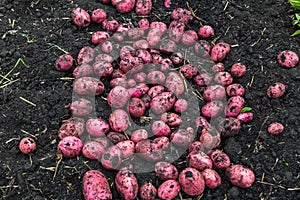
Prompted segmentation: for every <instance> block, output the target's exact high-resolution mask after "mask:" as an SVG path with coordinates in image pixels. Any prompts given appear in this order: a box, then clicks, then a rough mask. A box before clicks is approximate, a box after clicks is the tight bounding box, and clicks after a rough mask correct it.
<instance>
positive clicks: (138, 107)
mask: <svg viewBox="0 0 300 200" xmlns="http://www.w3.org/2000/svg"><path fill="white" fill-rule="evenodd" d="M128 110H129V114H130V116H131V117H135V118H140V117H142V116H143V115H144V114H145V111H146V106H145V103H144V102H143V101H142V100H141V99H139V98H131V99H130V100H129V104H128Z"/></svg>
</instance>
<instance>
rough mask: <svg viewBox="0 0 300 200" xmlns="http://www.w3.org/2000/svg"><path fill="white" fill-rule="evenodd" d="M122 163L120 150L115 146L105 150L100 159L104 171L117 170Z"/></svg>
mask: <svg viewBox="0 0 300 200" xmlns="http://www.w3.org/2000/svg"><path fill="white" fill-rule="evenodd" d="M121 163H122V150H121V149H120V148H119V147H117V146H116V145H114V146H111V147H109V148H108V149H106V150H105V152H104V153H103V155H102V157H101V164H102V166H103V167H104V168H105V169H108V170H113V169H117V168H118V167H119V166H120V165H121Z"/></svg>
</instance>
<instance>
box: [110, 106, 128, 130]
mask: <svg viewBox="0 0 300 200" xmlns="http://www.w3.org/2000/svg"><path fill="white" fill-rule="evenodd" d="M109 124H110V127H111V129H112V130H114V131H116V132H119V133H120V132H124V131H126V129H127V128H128V127H129V116H128V114H127V112H125V111H124V110H122V109H116V110H114V111H113V112H112V113H111V114H110V115H109Z"/></svg>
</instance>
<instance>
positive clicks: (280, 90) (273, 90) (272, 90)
mask: <svg viewBox="0 0 300 200" xmlns="http://www.w3.org/2000/svg"><path fill="white" fill-rule="evenodd" d="M284 93H285V85H284V84H283V83H280V82H276V83H274V84H273V85H271V86H270V87H269V88H268V89H267V95H268V97H269V98H271V99H277V98H279V97H281V96H282V95H284Z"/></svg>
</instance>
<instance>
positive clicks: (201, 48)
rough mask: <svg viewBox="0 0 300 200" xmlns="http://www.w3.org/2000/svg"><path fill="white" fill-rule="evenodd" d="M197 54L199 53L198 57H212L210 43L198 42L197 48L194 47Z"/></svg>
mask: <svg viewBox="0 0 300 200" xmlns="http://www.w3.org/2000/svg"><path fill="white" fill-rule="evenodd" d="M194 49H195V52H196V53H197V55H200V56H203V57H206V56H209V55H210V49H211V47H210V44H209V42H208V41H206V40H199V41H198V42H196V44H195V46H194Z"/></svg>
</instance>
